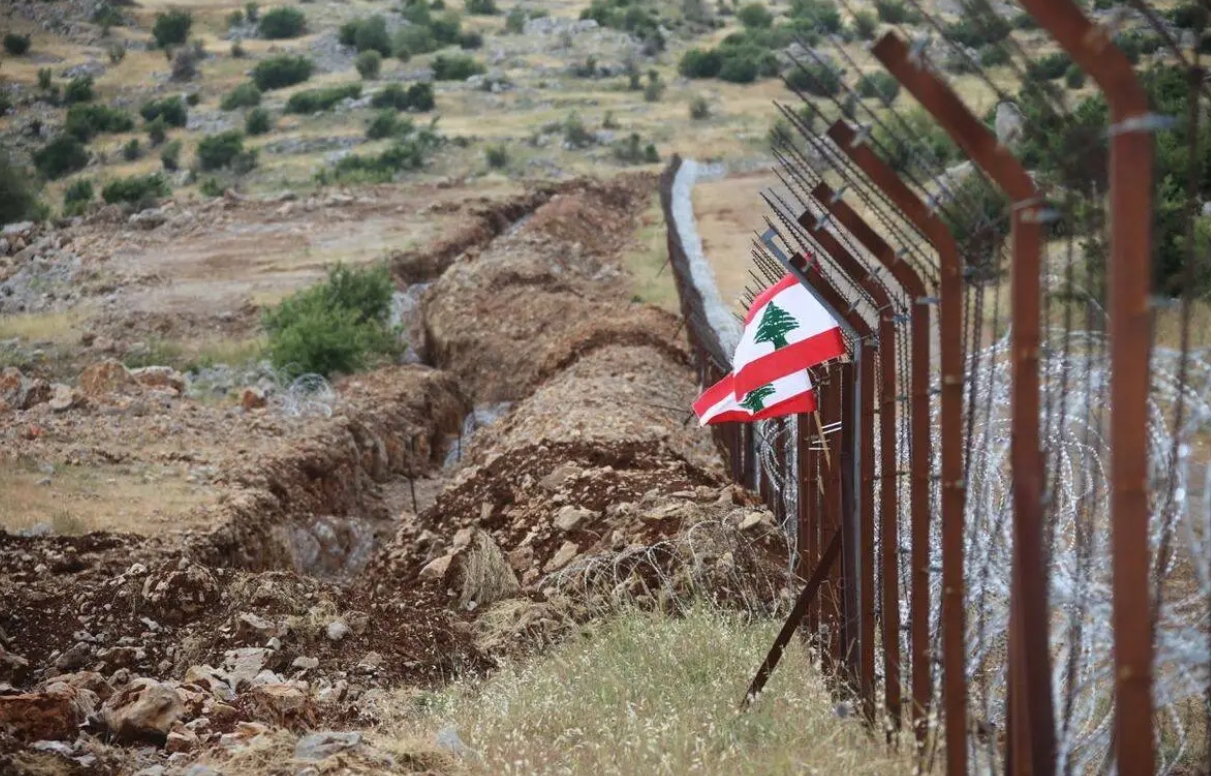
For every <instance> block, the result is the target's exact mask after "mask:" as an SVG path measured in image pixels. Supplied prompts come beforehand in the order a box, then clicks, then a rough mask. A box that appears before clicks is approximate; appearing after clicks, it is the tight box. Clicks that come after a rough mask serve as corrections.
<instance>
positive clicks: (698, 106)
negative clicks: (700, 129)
mask: <svg viewBox="0 0 1211 776" xmlns="http://www.w3.org/2000/svg"><path fill="white" fill-rule="evenodd" d="M710 117H711V104H710V103H709V102H707V100H706V98H705V97H701V96H699V97H695V98H694V99H692V100H690V118H691V119H692V120H694V121H702V120H703V119H708V118H710Z"/></svg>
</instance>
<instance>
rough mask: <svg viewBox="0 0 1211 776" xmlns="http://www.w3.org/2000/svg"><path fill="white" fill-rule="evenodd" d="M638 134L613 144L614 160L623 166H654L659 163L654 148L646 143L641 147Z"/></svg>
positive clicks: (632, 134)
mask: <svg viewBox="0 0 1211 776" xmlns="http://www.w3.org/2000/svg"><path fill="white" fill-rule="evenodd" d="M642 143H643V140H641V139H640V137H639V133H637V132H632V133H631V135H630V137H628V138H626V139H625V140H620V141H618V142H617V143H615V144H614V148H613V150H614V158H615V159H617V160H618V161H620V162H622V163H624V164H655V163H657V162H659V161H660V154H659V153H658V152H657V151H656V146H654V145H653V144H651V143H648V144H647V145H646V146H644V145H642Z"/></svg>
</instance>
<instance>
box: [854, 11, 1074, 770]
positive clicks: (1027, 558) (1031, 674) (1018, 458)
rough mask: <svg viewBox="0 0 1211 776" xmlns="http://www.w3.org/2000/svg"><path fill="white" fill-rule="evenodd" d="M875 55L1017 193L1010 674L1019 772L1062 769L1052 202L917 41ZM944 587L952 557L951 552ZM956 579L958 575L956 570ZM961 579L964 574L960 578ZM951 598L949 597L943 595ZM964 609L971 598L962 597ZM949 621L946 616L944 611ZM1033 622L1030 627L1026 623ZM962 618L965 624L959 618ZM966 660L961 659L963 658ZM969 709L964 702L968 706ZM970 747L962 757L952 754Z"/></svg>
mask: <svg viewBox="0 0 1211 776" xmlns="http://www.w3.org/2000/svg"><path fill="white" fill-rule="evenodd" d="M872 51H873V52H874V55H875V57H876V58H878V59H879V61H881V62H882V63H883V64H884V66H886V67H887V69H888V70H889V71H890V72H891V74H892V75H894V76H895V77H896V79H897V80H898V81H900V83H901V84H903V85H904V87H905V88H906V89H908V91H909V92H911V93H912V95H913V96H914V97H916V98H917V101H918V102H920V103H921V106H922V107H923V108H925V109H926V110H927V111H929V112H930V114H932V115H933V116H934V118H935V119H936V120H937V122H938V124H939V125H940V126H941V127H942V129H944V130H945V131H946V134H947V135H949V136H950V138H951V139H952V140H953V141H954V142H955V144H956V145H958V146H959V148H961V149H963V151H964V152H965V153H966V154H967V156H969V157H970V158H971V159H972V161H974V162H975V163H976V164H977V165H979V167H980V168H981V169H982V170H983V171H984V172H985V173H986V174H987V175H988V177H989V178H991V179H992V180H993V181H994V182H995V183H996V184H997V185H998V186H1000V187H1001V188H1002V189H1004V191H1005V192H1006V193H1007V194H1008V195H1009V197H1010V200H1011V201H1012V202H1013V214H1012V232H1011V241H1012V248H1013V267H1012V290H1011V298H1012V305H1013V331H1012V334H1011V336H1012V348H1013V387H1012V421H1011V422H1012V426H1011V428H1012V438H1011V441H1010V445H1011V448H1010V460H1011V465H1012V478H1013V480H1012V483H1013V508H1014V520H1013V536H1014V550H1013V572H1012V573H1013V579H1012V588H1013V593H1012V595H1011V599H1010V600H1011V612H1010V629H1009V634H1010V637H1009V638H1010V650H1009V651H1010V677H1011V683H1012V684H1013V685H1014V687H1015V692H1016V696H1015V698H1016V700H1015V704H1014V710H1015V712H1016V713H1015V715H1014V717H1013V718H1012V719H1011V720H1010V728H1009V732H1010V746H1011V747H1013V749H1014V753H1015V763H1016V770H1017V772H1019V773H1034V774H1038V776H1045V774H1049V773H1053V772H1054V770H1055V710H1054V706H1053V701H1052V697H1051V667H1050V662H1051V661H1050V659H1049V655H1048V645H1049V642H1048V623H1047V612H1048V606H1047V569H1046V568H1045V565H1044V564H1045V558H1044V550H1043V509H1042V496H1043V456H1042V451H1041V449H1040V446H1039V414H1040V413H1039V313H1040V303H1039V271H1040V252H1041V248H1040V242H1041V239H1040V238H1041V234H1040V230H1041V227H1040V224H1041V221H1042V218H1041V216H1042V213H1043V210H1044V204H1043V201H1042V199H1041V198H1040V196H1039V193H1038V190H1037V189H1036V188H1035V186H1034V183H1033V182H1032V181H1031V179H1030V175H1029V174H1028V173H1027V172H1026V168H1025V167H1023V166H1022V165H1021V163H1020V162H1018V160H1017V159H1016V158H1015V157H1014V156H1013V155H1012V154H1011V153H1009V151H1008V149H1006V148H1005V147H1004V146H1002V145H1001V144H1000V143H998V142H997V138H996V136H995V135H994V134H993V133H992V132H990V131H989V130H988V128H987V127H985V126H984V124H983V123H982V122H981V121H980V120H979V119H977V118H976V117H975V116H973V115H972V114H971V112H970V111H969V110H967V108H966V106H964V105H963V102H962V100H960V99H959V97H958V95H956V94H955V93H954V92H953V91H952V90H951V89H950V88H949V87H948V86H947V85H946V84H945V83H944V82H943V81H942V80H941V79H940V78H938V77H937V76H936V75H935V74H934V73H932V72H930V71H929V70H928V69H927V68H925V67H923V66H921V65H920V64H918V62H915V61H913V60H912V58H911V56H910V53H909V48H908V44H907V43H906V42H905V41H904V40H903V39H902V38H900V37H899V36H898V35H896V34H895V33H894V32H889V33H887V34H886V35H884V36H883V37H882V38H881V39H880V40H879V41H878V42H877V43H875V45H874V47H873V49H872ZM942 574H943V585H944V587H945V588H946V590H947V592H949V591H950V582H948V581H946V577H947V573H946V559H945V558H943V572H942ZM952 579H953V575H952ZM959 581H960V583H961V582H962V579H961V578H959ZM944 600H945V599H944ZM955 606H957V607H958V609H959V615H960V616H961V614H962V599H961V598H959V599H958V601H957V602H956V603H955ZM943 617H944V619H945V618H946V615H945V614H944V615H943ZM1026 618H1029V627H1026V622H1027V620H1026ZM945 622H946V631H945V633H944V647H943V652H944V655H943V656H944V658H945V666H944V671H945V674H944V675H945V682H946V685H945V686H946V687H947V704H946V705H947V708H946V712H947V716H948V717H951V716H953V715H955V714H957V713H959V712H960V709H961V712H962V719H963V720H964V723H963V724H964V727H963V728H962V729H963V730H965V729H966V721H965V720H966V716H967V704H966V693H965V692H964V694H963V697H962V698H959V697H953V698H952V697H951V693H950V691H949V688H950V687H951V686H952V683H953V682H957V681H961V682H965V681H966V680H965V666H964V662H965V661H964V660H963V659H959V660H958V661H955V660H953V659H952V656H954V655H959V656H965V655H966V650H965V648H964V633H963V631H962V629H961V628H960V629H959V631H958V632H952V623H951V621H950V620H949V619H945ZM960 622H961V621H960ZM956 663H957V664H956ZM960 702H961V703H962V706H961V707H960V706H959V703H960ZM955 729H958V726H957V725H954V726H952V725H951V724H949V723H948V725H947V762H948V765H949V767H950V768H951V772H952V773H965V772H966V742H965V741H964V742H957V741H952V740H951V739H950V736H952V735H954V730H955ZM960 746H961V747H962V750H963V751H962V754H961V755H960V754H959V753H958V752H956V751H953V750H955V749H957V748H959V747H960Z"/></svg>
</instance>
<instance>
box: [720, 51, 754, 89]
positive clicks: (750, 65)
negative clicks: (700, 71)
mask: <svg viewBox="0 0 1211 776" xmlns="http://www.w3.org/2000/svg"><path fill="white" fill-rule="evenodd" d="M760 72H761V68H760V66H759V65H758V64H757V59H756V57H754V56H750V55H747V54H740V53H738V54H736V55H733V56H729V57H727V58H725V59H724V60H723V66H722V67H721V68H720V69H719V78H720V79H721V80H724V81H727V82H728V83H733V84H751V83H752V82H753V81H756V80H757V76H758V75H759V74H760Z"/></svg>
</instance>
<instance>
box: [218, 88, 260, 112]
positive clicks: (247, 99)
mask: <svg viewBox="0 0 1211 776" xmlns="http://www.w3.org/2000/svg"><path fill="white" fill-rule="evenodd" d="M260 104H261V90H260V89H258V88H257V85H256V84H254V83H252V82H251V81H245V82H244V83H242V84H240V85H238V86H236V88H234V89H232V90H231V91H230V92H228V93H227V94H225V95H223V99H222V101H221V102H220V103H219V107H220V108H222V109H223V110H238V109H240V108H253V107H256V106H257V105H260Z"/></svg>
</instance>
